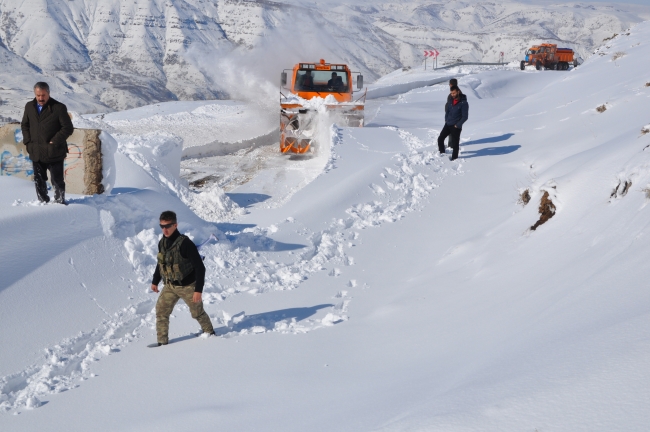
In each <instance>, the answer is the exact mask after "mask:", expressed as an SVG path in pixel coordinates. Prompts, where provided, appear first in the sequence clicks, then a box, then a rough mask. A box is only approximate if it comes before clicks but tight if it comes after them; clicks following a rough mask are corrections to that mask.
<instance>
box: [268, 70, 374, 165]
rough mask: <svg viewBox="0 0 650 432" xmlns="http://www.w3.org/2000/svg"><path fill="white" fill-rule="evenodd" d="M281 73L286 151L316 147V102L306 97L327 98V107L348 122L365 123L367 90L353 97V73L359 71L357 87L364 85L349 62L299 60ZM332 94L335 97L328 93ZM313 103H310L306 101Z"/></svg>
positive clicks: (300, 151) (282, 134) (282, 133)
mask: <svg viewBox="0 0 650 432" xmlns="http://www.w3.org/2000/svg"><path fill="white" fill-rule="evenodd" d="M287 71H288V69H285V70H284V71H283V72H282V75H281V84H282V89H284V90H285V91H287V94H286V95H285V94H283V93H282V89H281V90H280V151H281V152H282V153H285V154H292V153H293V154H296V153H297V154H304V153H307V152H309V151H312V150H313V147H314V146H313V144H314V140H315V136H314V128H315V127H317V124H316V123H317V121H316V117H317V115H318V113H317V112H316V110H315V108H314V106H304V105H305V103H304V102H305V101H309V100H312V99H315V98H322V99H324V106H325V109H326V110H327V111H330V112H333V113H335V118H336V120H337V121H338V122H341V123H343V124H344V125H345V126H352V127H362V126H363V120H364V118H363V113H364V106H365V99H366V98H365V93H364V94H363V95H362V96H361V97H360V98H358V99H357V100H354V101H353V97H352V96H353V93H354V90H353V85H352V83H353V81H352V76H353V74H356V81H357V83H356V84H357V86H356V87H357V89H358V90H361V89H362V88H363V75H361V74H360V73H359V72H352V71H351V70H350V68H349V67H348V66H347V65H344V64H330V63H326V62H325V60H322V59H321V61H320V62H305V63H298V64H297V65H295V66H294V67H293V69H291V76H290V77H289V76H288V74H287ZM329 96H332V97H333V99H332V97H329ZM307 105H310V104H307Z"/></svg>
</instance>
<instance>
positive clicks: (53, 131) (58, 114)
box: [20, 82, 74, 204]
mask: <svg viewBox="0 0 650 432" xmlns="http://www.w3.org/2000/svg"><path fill="white" fill-rule="evenodd" d="M34 96H35V97H34V100H32V101H30V102H27V105H25V113H24V114H23V121H22V122H21V123H20V128H21V129H22V131H23V143H24V144H25V146H26V147H27V153H29V158H30V159H31V160H32V163H33V164H34V183H35V185H36V196H37V197H38V200H39V201H41V202H45V203H47V202H49V201H50V197H49V196H48V194H47V184H46V183H45V182H46V181H47V171H50V181H51V182H52V186H54V200H55V201H56V202H57V203H60V204H65V180H64V178H63V160H64V159H65V158H66V156H67V154H68V143H67V142H66V140H67V139H68V137H69V136H70V135H72V132H73V131H74V126H72V121H71V120H70V116H69V115H68V109H67V108H66V106H65V105H64V104H62V103H61V102H58V101H56V100H54V99H53V98H51V97H50V87H49V86H48V85H47V83H44V82H37V83H36V85H34Z"/></svg>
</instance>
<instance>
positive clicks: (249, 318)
mask: <svg viewBox="0 0 650 432" xmlns="http://www.w3.org/2000/svg"><path fill="white" fill-rule="evenodd" d="M333 306H334V305H333V304H321V305H317V306H312V307H299V308H290V309H280V310H276V311H271V312H264V313H260V314H255V315H245V314H244V312H240V313H238V314H237V315H235V316H233V317H232V320H233V321H237V322H236V323H235V324H232V325H230V326H224V327H219V328H216V329H214V332H215V334H216V335H217V336H223V335H226V334H228V333H230V332H240V331H242V330H250V329H252V328H253V327H264V328H265V329H266V330H267V331H268V330H273V329H275V324H276V323H278V322H281V321H285V320H289V321H292V320H295V321H296V322H299V321H302V320H304V319H307V318H309V317H311V316H313V315H316V312H318V311H319V310H320V309H324V308H328V307H333ZM242 316H243V318H240V317H242ZM238 318H240V319H239V320H238Z"/></svg>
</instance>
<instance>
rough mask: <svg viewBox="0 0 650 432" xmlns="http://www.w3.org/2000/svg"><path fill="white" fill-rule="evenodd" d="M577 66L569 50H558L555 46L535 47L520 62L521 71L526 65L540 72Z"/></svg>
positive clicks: (543, 45)
mask: <svg viewBox="0 0 650 432" xmlns="http://www.w3.org/2000/svg"><path fill="white" fill-rule="evenodd" d="M572 63H573V66H574V67H575V66H578V64H577V60H575V59H574V56H573V50H572V49H571V48H558V47H557V45H555V44H541V45H535V46H533V47H531V48H530V49H528V50H527V51H526V58H525V59H524V60H522V61H521V65H520V67H521V70H524V69H526V65H532V66H535V69H537V70H541V69H542V68H545V69H553V70H568V69H569V65H570V64H572Z"/></svg>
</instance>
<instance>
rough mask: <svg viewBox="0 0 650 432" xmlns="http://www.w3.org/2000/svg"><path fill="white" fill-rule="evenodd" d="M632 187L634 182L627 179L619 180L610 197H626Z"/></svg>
mask: <svg viewBox="0 0 650 432" xmlns="http://www.w3.org/2000/svg"><path fill="white" fill-rule="evenodd" d="M631 187H632V182H631V181H628V180H625V181H624V182H623V181H620V182H618V185H617V186H616V187H615V188H614V190H613V191H612V193H611V194H610V195H609V197H610V198H616V197H624V196H625V195H627V193H628V192H629V191H630V188H631Z"/></svg>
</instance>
